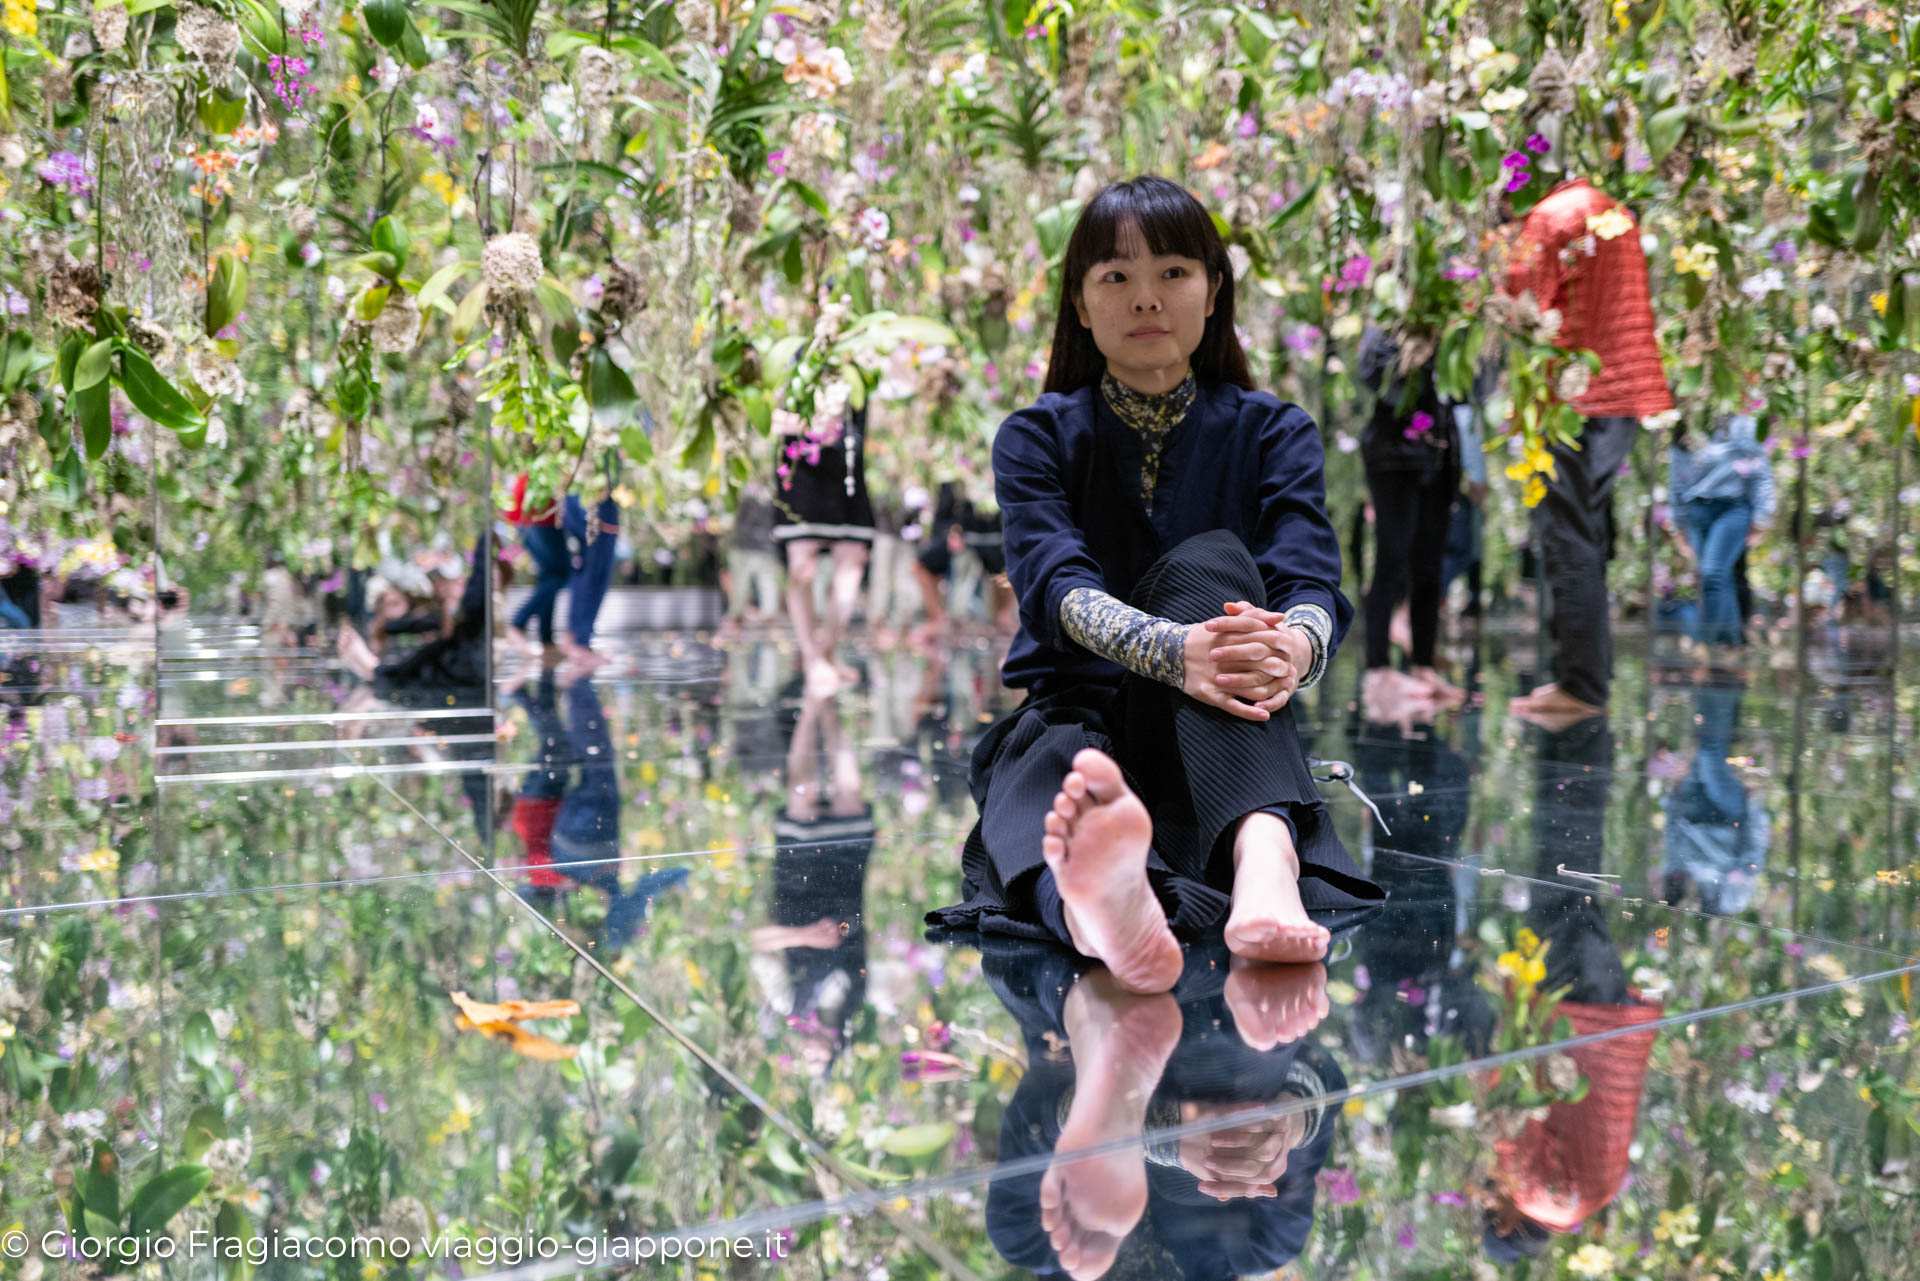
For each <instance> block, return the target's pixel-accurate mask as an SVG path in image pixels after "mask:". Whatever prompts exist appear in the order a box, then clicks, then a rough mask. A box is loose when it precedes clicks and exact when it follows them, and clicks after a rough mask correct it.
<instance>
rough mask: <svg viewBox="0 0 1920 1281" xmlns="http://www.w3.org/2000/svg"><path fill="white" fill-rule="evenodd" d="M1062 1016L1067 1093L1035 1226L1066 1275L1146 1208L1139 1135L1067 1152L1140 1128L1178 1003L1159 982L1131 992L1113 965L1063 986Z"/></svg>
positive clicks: (1171, 1043)
mask: <svg viewBox="0 0 1920 1281" xmlns="http://www.w3.org/2000/svg"><path fill="white" fill-rule="evenodd" d="M1062 1022H1063V1023H1064V1024H1065V1026H1066V1030H1067V1041H1068V1044H1069V1045H1070V1046H1071V1047H1072V1052H1073V1103H1072V1104H1071V1106H1070V1107H1069V1108H1068V1111H1067V1119H1066V1123H1065V1124H1064V1125H1063V1126H1061V1128H1060V1138H1059V1140H1058V1141H1057V1142H1056V1143H1055V1144H1054V1152H1055V1157H1054V1161H1053V1164H1051V1165H1050V1166H1048V1167H1047V1172H1046V1174H1045V1176H1043V1177H1042V1179H1041V1181H1040V1226H1041V1229H1042V1230H1043V1231H1045V1232H1046V1233H1047V1239H1048V1241H1049V1242H1050V1243H1051V1244H1052V1246H1053V1248H1054V1252H1055V1253H1056V1254H1057V1255H1058V1256H1059V1258H1060V1266H1061V1267H1062V1268H1064V1269H1065V1270H1066V1272H1067V1275H1069V1276H1072V1277H1075V1278H1088V1277H1097V1276H1101V1275H1102V1274H1104V1273H1105V1272H1106V1271H1107V1269H1108V1268H1110V1267H1112V1266H1113V1261H1114V1259H1115V1257H1116V1256H1117V1255H1118V1254H1119V1252H1120V1245H1121V1243H1122V1242H1123V1241H1125V1240H1126V1238H1127V1234H1128V1233H1130V1232H1132V1231H1133V1229H1134V1225H1136V1224H1137V1223H1139V1222H1140V1216H1141V1215H1142V1214H1144V1213H1145V1212H1146V1208H1147V1165H1146V1154H1145V1153H1144V1152H1143V1151H1142V1150H1141V1148H1140V1147H1139V1146H1138V1145H1137V1142H1136V1145H1135V1146H1132V1147H1127V1148H1122V1149H1120V1150H1118V1151H1115V1152H1109V1153H1103V1154H1100V1155H1097V1156H1088V1157H1080V1158H1078V1159H1075V1157H1074V1155H1073V1154H1074V1153H1075V1152H1081V1151H1085V1150H1086V1149H1087V1148H1091V1147H1099V1146H1102V1145H1105V1144H1111V1143H1117V1142H1119V1141H1121V1140H1124V1139H1133V1140H1136V1141H1137V1140H1139V1139H1140V1138H1141V1137H1142V1135H1144V1134H1145V1132H1146V1123H1147V1104H1148V1102H1149V1101H1150V1100H1151V1099H1152V1098H1153V1092H1154V1089H1155V1088H1156V1087H1157V1086H1158V1085H1159V1084H1160V1075H1161V1073H1162V1072H1164V1071H1165V1070H1166V1066H1167V1060H1168V1059H1169V1058H1171V1057H1172V1056H1173V1051H1174V1047H1175V1046H1176V1045H1178V1044H1179V1042H1180V1006H1179V1004H1178V1003H1177V1002H1175V1001H1174V999H1173V998H1172V997H1171V996H1169V995H1167V994H1166V993H1164V992H1161V993H1156V994H1153V995H1142V994H1139V993H1135V992H1129V991H1127V990H1125V989H1124V988H1122V987H1121V986H1120V984H1119V982H1118V980H1117V979H1116V978H1115V976H1114V975H1113V974H1111V973H1108V972H1106V971H1103V970H1089V971H1088V972H1087V973H1086V974H1084V975H1082V976H1081V977H1080V980H1079V981H1078V982H1076V983H1075V984H1074V985H1073V990H1072V991H1070V992H1068V993H1067V1002H1066V1008H1065V1010H1064V1012H1063V1018H1062Z"/></svg>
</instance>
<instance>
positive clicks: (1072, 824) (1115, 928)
mask: <svg viewBox="0 0 1920 1281" xmlns="http://www.w3.org/2000/svg"><path fill="white" fill-rule="evenodd" d="M1152 843H1153V819H1152V818H1151V817H1149V816H1148V814H1147V807H1146V806H1145V805H1143V804H1141V803H1140V798H1139V797H1137V796H1135V795H1134V794H1133V793H1132V791H1130V790H1129V789H1128V787H1127V784H1126V781H1125V780H1124V779H1122V778H1121V776H1120V766H1119V765H1118V764H1117V763H1116V762H1115V761H1114V759H1113V758H1112V757H1111V756H1108V755H1107V754H1106V753H1105V752H1100V751H1095V750H1094V749H1093V748H1091V747H1089V748H1085V749H1083V750H1082V751H1081V752H1080V753H1079V754H1078V755H1076V756H1075V757H1074V758H1073V768H1072V769H1071V770H1069V771H1068V773H1067V776H1066V777H1065V778H1064V779H1062V780H1060V791H1059V792H1058V793H1057V794H1056V795H1055V796H1054V798H1053V810H1052V812H1051V813H1049V814H1048V815H1047V818H1046V835H1045V836H1044V837H1042V838H1041V841H1040V852H1041V854H1042V855H1043V856H1045V858H1046V860H1047V866H1048V867H1050V868H1052V869H1053V879H1054V883H1055V885H1057V886H1058V887H1059V890H1060V898H1061V901H1062V902H1063V903H1064V904H1065V907H1066V912H1065V915H1066V918H1067V931H1068V932H1069V933H1070V934H1072V935H1073V945H1074V946H1075V947H1076V948H1078V949H1079V950H1080V952H1081V954H1082V955H1084V956H1091V957H1096V958H1098V959H1099V960H1100V961H1102V962H1104V963H1105V964H1106V966H1107V968H1108V969H1110V970H1112V971H1113V976H1114V978H1115V979H1116V980H1118V982H1119V983H1120V986H1122V987H1124V988H1126V989H1127V990H1129V991H1132V992H1164V991H1166V990H1167V989H1168V988H1170V987H1172V986H1173V984H1174V981H1175V980H1176V979H1178V978H1179V977H1180V964H1181V956H1180V944H1179V943H1177V942H1175V941H1174V937H1173V931H1171V930H1169V929H1168V928H1167V913H1166V909H1164V908H1162V907H1161V906H1160V900H1159V898H1158V897H1156V896H1155V894H1154V892H1153V886H1151V885H1150V884H1148V883H1147V848H1148V847H1149V846H1150V845H1151V844H1152Z"/></svg>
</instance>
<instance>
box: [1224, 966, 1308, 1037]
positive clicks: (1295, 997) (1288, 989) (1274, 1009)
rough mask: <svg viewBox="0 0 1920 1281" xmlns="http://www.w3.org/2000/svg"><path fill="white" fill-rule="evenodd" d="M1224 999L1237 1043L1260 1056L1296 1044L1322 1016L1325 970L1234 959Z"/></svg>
mask: <svg viewBox="0 0 1920 1281" xmlns="http://www.w3.org/2000/svg"><path fill="white" fill-rule="evenodd" d="M1226 999H1227V1011H1228V1013H1230V1014H1232V1015H1233V1026H1234V1027H1235V1029H1237V1030H1238V1031H1239V1033H1240V1039H1241V1040H1242V1041H1245V1042H1246V1043H1247V1047H1248V1048H1249V1049H1253V1050H1259V1051H1260V1052H1262V1053H1265V1052H1266V1051H1268V1050H1271V1049H1272V1048H1273V1047H1274V1046H1276V1045H1279V1044H1280V1043H1281V1042H1282V1041H1297V1040H1299V1039H1300V1038H1301V1037H1303V1036H1305V1035H1306V1034H1307V1033H1309V1032H1311V1031H1313V1029H1314V1028H1316V1027H1318V1026H1319V1025H1320V1020H1321V1019H1324V1018H1325V1017H1327V967H1326V966H1324V965H1320V964H1314V965H1267V964H1265V963H1263V962H1260V961H1250V960H1248V959H1247V958H1245V957H1243V956H1236V957H1234V958H1233V968H1232V972H1230V973H1229V974H1228V975H1227V984H1226Z"/></svg>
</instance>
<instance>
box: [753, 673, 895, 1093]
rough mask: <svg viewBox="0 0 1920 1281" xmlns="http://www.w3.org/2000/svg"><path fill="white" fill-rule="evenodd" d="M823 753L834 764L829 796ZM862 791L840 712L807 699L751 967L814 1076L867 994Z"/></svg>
mask: <svg viewBox="0 0 1920 1281" xmlns="http://www.w3.org/2000/svg"><path fill="white" fill-rule="evenodd" d="M817 749H823V750H824V752H825V755H826V757H827V762H828V770H829V773H828V783H827V791H826V794H825V795H824V796H823V795H822V794H821V790H820V771H819V766H818V762H817V759H816V750H817ZM860 790H861V779H860V768H859V761H858V758H857V756H856V755H855V752H854V748H853V746H852V743H851V740H849V739H848V737H847V736H846V733H845V731H844V729H843V727H842V725H841V722H840V713H839V708H838V707H837V706H836V705H835V704H834V703H833V702H832V701H831V700H820V699H809V700H807V701H806V702H805V703H803V704H802V706H801V710H800V720H799V724H798V725H797V726H796V727H795V729H794V734H793V741H792V743H791V745H790V746H789V748H788V753H787V802H786V805H785V806H784V807H783V808H782V810H781V812H780V814H779V816H778V817H777V818H775V819H774V841H775V851H774V857H773V902H772V903H771V905H770V907H769V915H770V916H771V917H772V923H771V924H770V925H766V926H762V927H761V928H760V929H757V930H755V931H754V932H753V940H752V944H753V953H754V955H753V960H752V963H751V964H752V969H753V973H754V976H755V977H756V978H757V979H758V980H759V982H760V985H761V988H762V989H763V990H764V991H765V992H766V994H767V1000H768V1004H769V1006H770V1007H771V1008H772V1010H773V1012H774V1013H776V1014H778V1015H780V1016H782V1017H783V1018H784V1019H785V1021H786V1025H787V1027H788V1028H789V1029H790V1030H791V1031H792V1032H793V1033H794V1034H795V1035H796V1036H797V1037H798V1043H799V1051H800V1057H801V1059H802V1061H803V1062H805V1064H806V1065H807V1068H808V1070H809V1071H810V1072H812V1073H813V1074H814V1075H816V1076H820V1075H824V1074H825V1073H826V1071H827V1068H828V1067H829V1066H830V1065H831V1064H832V1062H833V1060H834V1058H835V1056H837V1055H838V1053H839V1052H840V1050H842V1049H843V1048H845V1045H846V1037H847V1023H848V1021H849V1020H850V1019H851V1018H852V1016H853V1015H854V1013H855V1012H856V1011H858V1010H859V1009H860V1007H861V1006H862V1004H863V1003H864V1001H865V997H866V989H867V933H866V925H865V918H866V910H865V901H864V900H865V894H866V876H867V859H868V858H869V857H870V856H871V855H872V853H873V839H874V826H873V807H872V806H870V805H867V804H864V803H863V802H862V800H861V797H860Z"/></svg>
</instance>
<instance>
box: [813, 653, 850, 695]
mask: <svg viewBox="0 0 1920 1281" xmlns="http://www.w3.org/2000/svg"><path fill="white" fill-rule="evenodd" d="M841 683H842V682H841V679H840V669H839V668H837V667H835V666H834V665H833V664H832V663H829V662H827V661H826V660H825V659H819V660H817V661H815V662H811V663H808V664H807V679H806V688H805V692H806V697H808V698H810V699H823V698H832V697H833V696H834V695H835V694H837V693H839V692H840V688H841Z"/></svg>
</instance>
